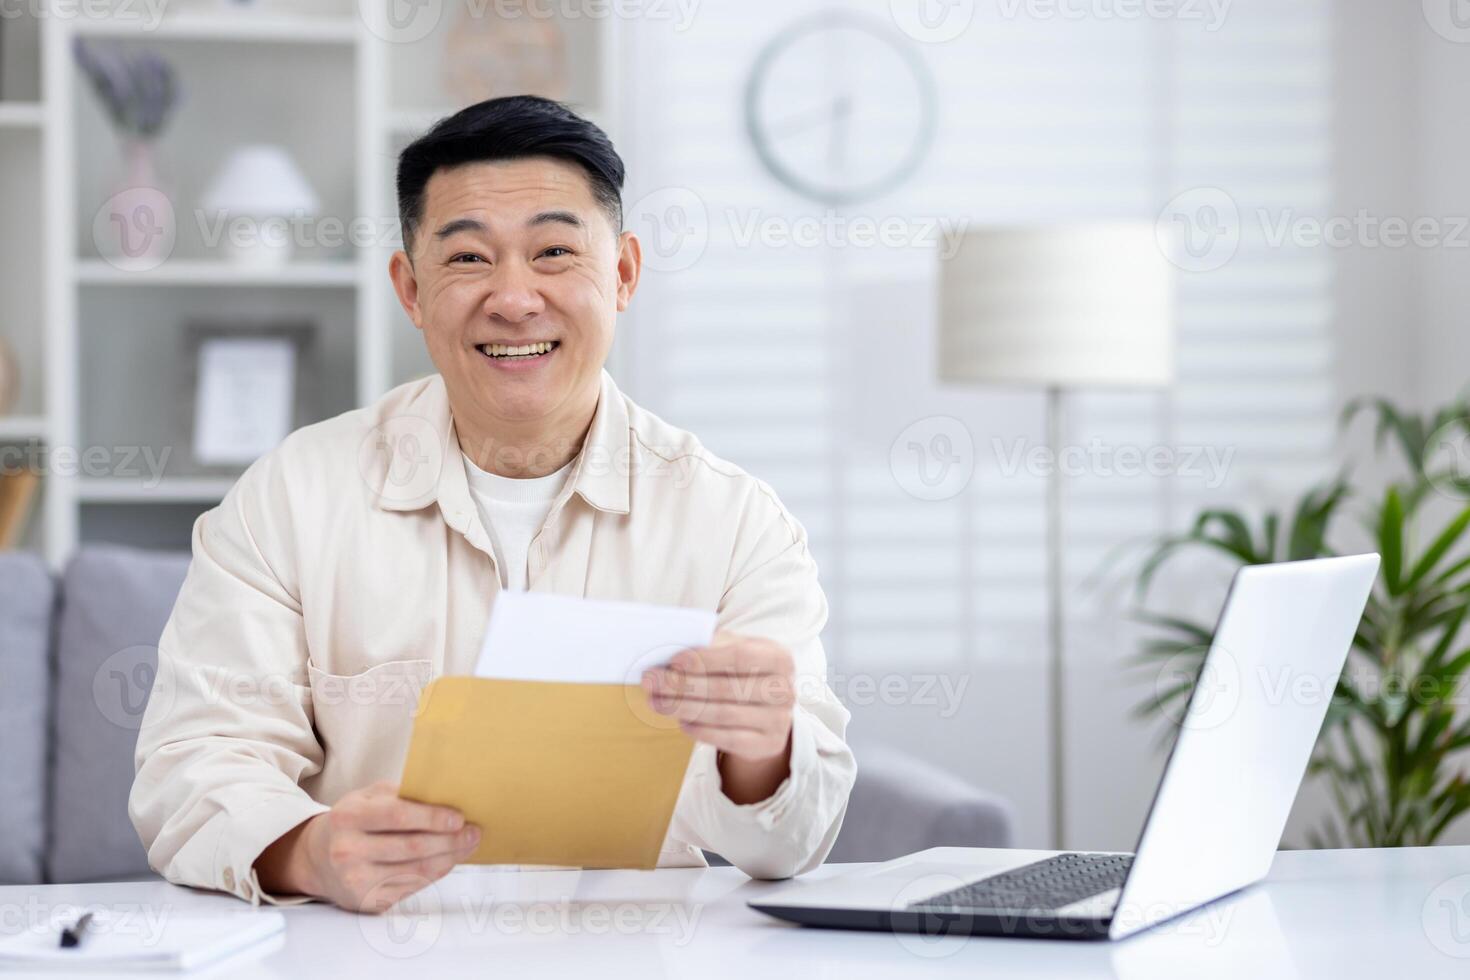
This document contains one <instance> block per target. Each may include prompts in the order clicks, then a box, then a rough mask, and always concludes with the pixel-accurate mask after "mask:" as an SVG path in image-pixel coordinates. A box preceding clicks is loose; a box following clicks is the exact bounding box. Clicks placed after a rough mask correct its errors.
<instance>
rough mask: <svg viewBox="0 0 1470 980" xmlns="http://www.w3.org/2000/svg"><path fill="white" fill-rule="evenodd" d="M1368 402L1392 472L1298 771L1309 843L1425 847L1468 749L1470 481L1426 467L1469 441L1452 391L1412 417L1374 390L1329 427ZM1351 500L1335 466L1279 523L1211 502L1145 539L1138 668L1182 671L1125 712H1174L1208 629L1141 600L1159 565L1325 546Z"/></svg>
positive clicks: (1372, 510) (1255, 560)
mask: <svg viewBox="0 0 1470 980" xmlns="http://www.w3.org/2000/svg"><path fill="white" fill-rule="evenodd" d="M1365 411H1367V412H1371V413H1372V414H1373V416H1374V417H1375V418H1376V429H1375V440H1374V443H1375V446H1376V447H1377V449H1378V450H1379V451H1380V452H1381V451H1382V449H1383V447H1384V445H1385V443H1386V442H1387V441H1388V440H1389V437H1392V441H1393V443H1394V445H1395V446H1396V448H1397V450H1398V455H1399V456H1400V457H1401V461H1402V463H1403V464H1404V465H1403V468H1404V474H1403V476H1402V477H1401V478H1399V479H1395V480H1393V481H1391V482H1390V484H1389V485H1388V487H1387V488H1386V489H1385V490H1383V491H1382V493H1381V496H1380V495H1375V496H1374V497H1373V500H1372V503H1371V504H1368V505H1367V506H1366V507H1364V508H1359V509H1358V510H1359V514H1360V516H1361V517H1363V518H1366V522H1365V523H1366V529H1367V530H1368V531H1369V533H1370V534H1371V537H1372V539H1373V542H1374V546H1375V548H1376V550H1377V551H1378V552H1379V554H1380V555H1382V559H1383V562H1382V568H1381V570H1380V573H1379V577H1378V580H1377V582H1375V584H1374V587H1373V593H1372V595H1371V597H1370V598H1369V600H1368V605H1367V608H1366V610H1365V611H1364V613H1363V619H1362V621H1361V623H1360V624H1359V626H1358V630H1357V634H1356V636H1355V637H1354V640H1353V646H1352V650H1351V652H1350V654H1349V660H1348V667H1347V669H1345V670H1344V671H1343V675H1342V677H1341V678H1340V680H1339V681H1338V685H1337V690H1336V692H1335V695H1334V697H1333V699H1332V702H1331V705H1330V707H1329V710H1328V715H1327V721H1326V723H1325V724H1324V725H1323V730H1322V735H1321V737H1320V738H1319V739H1318V741H1317V745H1316V747H1315V749H1314V751H1313V755H1312V761H1311V765H1310V768H1309V774H1310V775H1311V776H1312V777H1315V778H1318V779H1321V780H1323V781H1324V782H1325V784H1326V786H1327V788H1328V790H1329V792H1330V794H1331V799H1332V802H1333V812H1332V813H1331V814H1330V815H1329V816H1328V818H1327V819H1326V820H1325V822H1324V823H1323V825H1322V826H1321V827H1320V828H1318V829H1316V830H1315V831H1314V832H1313V833H1312V835H1311V838H1310V843H1312V844H1313V845H1314V846H1367V847H1387V846H1401V845H1425V844H1432V843H1434V842H1435V840H1437V839H1438V838H1439V837H1440V836H1441V835H1442V834H1443V833H1444V831H1445V829H1446V828H1447V827H1449V826H1450V824H1452V823H1453V822H1454V821H1455V820H1456V819H1457V818H1458V817H1460V816H1462V815H1463V814H1465V813H1466V812H1470V781H1467V779H1466V776H1465V772H1464V769H1463V761H1464V759H1463V757H1462V756H1461V752H1462V751H1463V750H1465V749H1466V748H1470V718H1467V717H1466V716H1465V713H1464V712H1459V711H1457V708H1458V706H1459V703H1460V701H1462V700H1463V699H1464V694H1465V691H1464V690H1463V685H1464V682H1465V680H1466V675H1467V671H1470V647H1467V646H1465V645H1463V644H1464V640H1463V639H1462V631H1461V627H1462V626H1464V624H1465V620H1466V617H1467V614H1470V557H1463V556H1462V553H1463V551H1464V549H1463V547H1462V545H1463V544H1464V542H1465V539H1466V534H1467V529H1470V505H1466V501H1467V500H1470V481H1467V480H1466V477H1465V474H1463V473H1461V472H1459V471H1457V470H1456V469H1455V468H1454V466H1452V465H1450V466H1446V465H1444V464H1443V463H1442V462H1441V461H1439V459H1438V457H1439V456H1440V455H1442V454H1441V453H1439V452H1437V448H1439V446H1440V444H1441V443H1442V442H1443V441H1444V440H1445V439H1446V438H1447V437H1450V436H1453V437H1454V438H1457V439H1465V438H1466V437H1470V405H1467V403H1466V402H1465V401H1464V400H1460V401H1456V402H1455V403H1453V404H1451V405H1449V406H1447V407H1445V408H1442V409H1440V410H1438V411H1437V412H1434V413H1432V414H1430V415H1424V416H1420V415H1413V414H1410V413H1406V412H1403V411H1401V410H1400V409H1399V408H1397V407H1396V406H1395V405H1393V404H1392V403H1390V402H1388V401H1386V400H1383V399H1373V400H1365V401H1357V402H1353V403H1351V404H1349V405H1348V407H1347V409H1346V410H1345V411H1344V413H1343V417H1342V425H1343V426H1344V427H1346V426H1348V425H1350V424H1351V423H1352V421H1353V419H1354V418H1355V417H1357V416H1358V415H1359V414H1360V413H1363V412H1365ZM1435 489H1439V490H1441V491H1442V493H1439V494H1435V493H1433V492H1432V491H1434V490H1435ZM1362 499H1364V495H1363V494H1362V492H1361V491H1359V490H1357V489H1356V488H1355V487H1354V486H1353V485H1352V483H1351V482H1350V480H1349V479H1348V477H1347V476H1346V475H1345V474H1339V475H1338V476H1336V477H1335V478H1333V479H1331V480H1330V481H1328V482H1326V483H1324V484H1322V485H1320V486H1318V487H1315V488H1313V489H1311V490H1310V491H1308V492H1307V493H1306V494H1304V495H1303V496H1302V497H1301V498H1300V499H1299V500H1298V501H1297V502H1296V504H1295V506H1294V508H1293V509H1292V512H1291V514H1290V516H1289V518H1287V519H1286V520H1285V521H1283V519H1282V514H1281V513H1280V512H1278V511H1274V510H1272V511H1267V512H1266V513H1265V514H1264V515H1262V516H1261V517H1260V518H1259V521H1257V522H1253V521H1252V518H1251V517H1249V516H1247V514H1246V513H1245V512H1243V511H1241V510H1237V509H1232V508H1215V509H1211V510H1206V511H1204V512H1202V513H1201V514H1199V516H1198V517H1197V518H1196V519H1195V521H1194V523H1193V524H1192V525H1191V526H1190V527H1189V529H1188V530H1187V531H1185V532H1183V533H1181V534H1174V535H1168V536H1166V537H1163V538H1160V539H1157V540H1155V541H1154V542H1152V544H1151V546H1150V548H1149V551H1148V554H1147V556H1146V557H1145V559H1144V561H1143V563H1142V565H1141V566H1140V568H1139V570H1138V573H1137V582H1136V595H1137V598H1138V601H1139V604H1140V609H1139V611H1138V612H1137V613H1136V615H1137V617H1138V618H1139V619H1140V620H1142V621H1143V622H1145V623H1147V624H1149V626H1150V627H1151V635H1150V636H1149V638H1148V639H1147V640H1146V641H1145V642H1144V645H1143V647H1142V649H1141V651H1140V653H1139V654H1138V657H1137V659H1136V661H1135V663H1136V665H1137V666H1139V667H1147V668H1151V669H1154V670H1157V669H1158V668H1159V667H1160V666H1161V665H1162V664H1163V663H1165V662H1168V663H1169V664H1170V665H1171V666H1174V667H1181V666H1182V667H1183V668H1184V669H1183V671H1182V674H1183V678H1182V679H1181V680H1179V681H1178V682H1177V683H1174V684H1172V685H1171V686H1169V687H1167V688H1165V689H1163V690H1155V691H1154V693H1153V694H1152V695H1151V696H1150V697H1149V698H1148V699H1147V700H1146V701H1145V702H1143V703H1142V704H1140V705H1139V706H1138V708H1137V714H1138V715H1139V716H1141V717H1152V716H1155V715H1159V714H1170V713H1171V712H1177V711H1179V710H1182V705H1183V702H1184V701H1185V700H1186V699H1187V697H1188V695H1189V692H1190V690H1191V689H1192V688H1193V686H1194V678H1195V677H1197V676H1198V671H1199V669H1200V665H1201V664H1202V662H1203V659H1204V654H1205V651H1206V650H1208V648H1209V644H1210V641H1211V638H1212V633H1211V630H1210V628H1208V627H1206V626H1201V625H1200V624H1198V623H1194V622H1191V621H1189V620H1186V619H1181V618H1179V617H1174V616H1165V615H1161V614H1159V613H1155V612H1150V611H1148V610H1147V609H1144V608H1143V604H1144V603H1145V602H1146V601H1147V598H1148V593H1149V588H1150V585H1151V584H1152V582H1153V580H1154V577H1155V576H1156V574H1157V573H1158V571H1159V569H1160V568H1161V567H1162V566H1163V565H1164V564H1165V563H1166V562H1168V561H1170V560H1171V559H1172V558H1173V557H1174V556H1176V555H1178V554H1179V553H1180V552H1182V551H1190V550H1203V551H1206V552H1211V553H1214V554H1217V555H1223V556H1225V557H1226V558H1227V559H1228V560H1229V561H1230V562H1232V563H1233V564H1237V565H1255V564H1263V563H1266V562H1274V561H1294V560H1298V559H1306V558H1316V557H1323V556H1329V555H1333V554H1335V553H1337V552H1336V550H1335V548H1334V544H1333V542H1334V539H1335V537H1336V535H1337V533H1338V531H1339V529H1340V527H1341V525H1342V523H1343V521H1344V520H1345V519H1346V517H1347V516H1348V515H1349V512H1350V511H1351V510H1352V509H1353V508H1352V507H1350V504H1352V503H1356V502H1357V501H1359V500H1362ZM1443 501H1450V502H1452V503H1453V505H1454V506H1453V508H1451V509H1452V511H1453V512H1452V513H1451V514H1450V515H1449V516H1448V517H1442V516H1441V515H1440V513H1439V512H1440V511H1442V510H1443V506H1442V503H1440V502H1443ZM1437 519H1438V521H1439V523H1436V520H1437ZM1421 540H1423V541H1427V543H1426V544H1422V545H1421V544H1420V543H1419V542H1420V541H1421ZM1467 632H1470V631H1467ZM1172 716H1174V717H1177V714H1175V715H1172Z"/></svg>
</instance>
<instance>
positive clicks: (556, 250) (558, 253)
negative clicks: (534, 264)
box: [541, 245, 572, 259]
mask: <svg viewBox="0 0 1470 980" xmlns="http://www.w3.org/2000/svg"><path fill="white" fill-rule="evenodd" d="M541 254H542V255H544V256H547V257H548V258H553V259H559V258H561V257H562V256H563V255H571V254H572V250H571V249H569V248H567V247H566V246H564V245H553V246H551V247H550V248H548V249H547V250H546V251H544V252H542V253H541Z"/></svg>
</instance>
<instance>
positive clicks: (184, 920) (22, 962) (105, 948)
mask: <svg viewBox="0 0 1470 980" xmlns="http://www.w3.org/2000/svg"><path fill="white" fill-rule="evenodd" d="M81 911H82V910H80V909H79V910H78V915H79V914H80V912H81ZM91 911H92V916H93V918H92V922H91V924H90V925H89V926H88V928H87V931H86V933H85V935H84V937H83V940H82V943H81V945H79V946H76V947H74V948H71V949H63V948H62V947H61V946H60V945H59V943H58V939H59V937H60V932H61V926H63V925H70V924H71V923H72V922H75V921H76V919H77V917H78V915H68V916H65V917H60V918H59V921H58V922H55V923H52V922H46V923H38V924H37V925H36V926H35V927H33V928H30V929H27V930H26V931H25V932H22V933H19V934H17V935H9V936H4V937H0V970H13V969H25V970H42V969H45V970H63V971H66V972H71V971H74V970H75V971H99V970H100V971H107V972H113V971H133V970H194V969H197V968H199V967H202V966H206V965H209V964H212V963H215V962H218V961H220V960H223V959H226V958H227V957H232V956H235V955H237V954H242V953H245V952H246V951H255V952H257V953H259V954H264V953H266V952H268V951H270V950H271V949H273V948H275V946H276V945H278V943H279V938H278V937H280V936H282V935H283V934H284V932H285V930H286V919H285V916H283V915H281V913H279V912H277V911H275V910H274V909H255V910H248V911H247V910H239V911H236V910H230V911H226V912H215V913H208V912H180V911H175V910H173V909H171V908H169V907H168V905H167V904H161V905H158V906H156V907H153V906H149V905H147V904H144V905H141V906H134V907H128V908H123V907H121V906H119V907H117V908H113V909H107V908H96V909H92V910H91Z"/></svg>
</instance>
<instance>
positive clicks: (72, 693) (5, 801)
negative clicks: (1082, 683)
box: [0, 546, 1011, 884]
mask: <svg viewBox="0 0 1470 980" xmlns="http://www.w3.org/2000/svg"><path fill="white" fill-rule="evenodd" d="M187 567H188V556H187V555H178V554H168V553H163V552H150V551H139V550H135V549H130V548H121V547H113V546H94V547H88V548H84V549H82V550H81V551H80V552H78V554H77V555H76V557H75V558H74V559H73V560H72V561H71V562H70V563H69V564H68V565H67V567H66V569H65V570H64V572H63V573H62V574H61V576H60V578H59V579H57V578H55V577H53V576H52V575H51V574H50V573H49V572H48V570H47V568H46V567H45V565H44V564H43V563H42V562H41V560H40V559H38V558H36V557H35V556H33V555H29V554H25V553H4V554H0V884H28V883H34V882H41V881H53V882H65V881H100V880H109V879H117V878H127V877H134V876H138V875H146V874H148V873H149V871H148V862H147V859H146V856H145V855H144V851H143V847H142V845H141V844H140V843H139V842H138V838H137V835H136V834H135V833H134V832H133V827H132V824H131V823H130V822H129V820H128V814H127V798H128V788H129V786H130V785H131V783H132V777H133V746H134V743H135V742H136V740H137V729H138V724H139V721H140V720H141V718H142V713H143V706H144V704H145V703H146V701H147V696H148V692H149V689H150V687H151V685H152V681H153V671H154V663H155V659H154V658H155V657H156V651H157V644H158V638H159V635H160V633H161V632H162V630H163V624H164V622H165V620H167V618H168V614H169V610H170V609H171V608H172V607H173V603H174V597H175V596H176V595H177V594H178V590H179V587H180V585H181V584H182V583H183V580H184V572H185V570H186V569H187ZM855 751H856V752H857V756H858V768H859V776H858V782H857V786H856V788H855V789H854V791H853V796H852V803H851V806H850V807H849V811H848V816H847V820H846V822H845V823H844V825H843V828H842V833H841V835H840V837H839V838H838V841H837V845H836V847H835V848H834V850H833V852H832V856H831V858H830V860H833V861H872V860H882V859H886V858H889V857H894V856H896V855H899V854H903V853H906V852H908V851H913V850H918V849H920V848H924V847H931V846H936V845H941V844H969V845H977V846H1004V845H1006V844H1007V843H1008V842H1009V840H1010V827H1011V818H1010V812H1009V808H1008V807H1007V806H1006V805H1005V804H1004V803H1003V802H1001V801H998V800H996V799H994V798H992V797H989V796H987V795H985V794H983V793H981V792H979V791H978V790H975V789H973V788H972V787H969V786H967V785H965V784H964V783H962V782H960V781H959V780H957V779H955V778H954V777H952V776H950V775H948V774H946V773H944V772H943V771H941V770H938V769H936V768H935V767H933V766H931V765H929V764H927V763H925V762H923V761H921V760H918V759H914V758H912V757H909V756H903V755H900V754H898V753H896V752H893V751H892V750H888V749H885V748H883V747H881V746H864V745H863V744H862V743H861V742H858V743H855Z"/></svg>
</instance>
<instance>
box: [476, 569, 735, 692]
mask: <svg viewBox="0 0 1470 980" xmlns="http://www.w3.org/2000/svg"><path fill="white" fill-rule="evenodd" d="M715 618H716V617H715V614H714V613H713V612H711V611H710V610H707V609H686V608H683V607H680V606H655V605H649V604H647V603H639V602H611V601H607V600H601V599H579V598H576V597H574V596H564V595H553V594H551V593H549V592H519V591H517V592H509V591H507V592H501V593H500V594H499V595H497V596H496V597H495V606H494V609H493V610H492V611H491V614H490V627H489V629H487V630H486V631H485V642H484V643H483V644H482V645H481V647H480V661H479V664H478V665H477V667H476V668H475V676H477V677H496V678H500V679H502V680H514V681H570V682H573V683H577V684H638V683H640V681H641V678H642V676H643V671H644V670H646V669H647V668H649V667H654V666H658V665H660V664H664V663H667V662H668V660H669V658H670V657H672V656H673V655H674V654H676V653H678V652H679V651H680V650H685V649H688V648H690V647H702V646H708V645H709V642H710V640H712V639H713V638H714V633H715Z"/></svg>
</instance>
